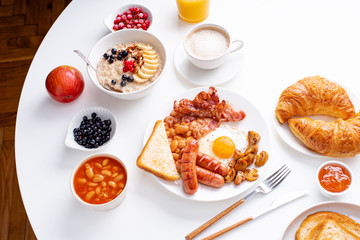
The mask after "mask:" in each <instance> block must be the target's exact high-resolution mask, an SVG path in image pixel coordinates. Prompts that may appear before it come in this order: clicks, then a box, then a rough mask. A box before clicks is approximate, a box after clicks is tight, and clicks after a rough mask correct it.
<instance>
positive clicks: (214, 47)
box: [185, 27, 230, 59]
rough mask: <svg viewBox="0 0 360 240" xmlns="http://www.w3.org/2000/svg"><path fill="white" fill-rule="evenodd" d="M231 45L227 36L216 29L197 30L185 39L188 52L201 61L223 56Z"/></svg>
mask: <svg viewBox="0 0 360 240" xmlns="http://www.w3.org/2000/svg"><path fill="white" fill-rule="evenodd" d="M229 43H230V40H229V37H228V36H227V34H226V33H225V32H223V31H222V30H220V29H218V28H214V27H204V28H199V29H196V30H195V31H193V32H191V33H190V34H189V35H188V36H187V38H186V39H185V46H186V49H187V50H188V52H189V53H190V54H191V55H193V56H194V57H197V58H201V59H212V58H216V57H218V56H220V55H222V54H223V53H224V52H225V51H226V50H227V49H228V47H229Z"/></svg>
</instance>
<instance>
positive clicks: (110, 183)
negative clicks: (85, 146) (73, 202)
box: [73, 156, 127, 204]
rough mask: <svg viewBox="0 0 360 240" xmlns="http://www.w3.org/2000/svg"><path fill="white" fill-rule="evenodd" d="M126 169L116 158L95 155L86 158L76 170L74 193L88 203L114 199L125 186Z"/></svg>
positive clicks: (100, 202)
mask: <svg viewBox="0 0 360 240" xmlns="http://www.w3.org/2000/svg"><path fill="white" fill-rule="evenodd" d="M126 181H127V175H126V171H125V169H124V167H123V165H121V164H120V163H119V162H118V161H117V160H115V159H113V158H111V157H108V156H97V157H94V158H91V159H89V160H87V161H86V162H85V163H84V164H82V165H81V166H80V167H79V169H78V170H77V171H76V173H75V176H74V182H73V184H74V189H75V192H76V194H77V195H78V196H79V197H80V198H81V199H82V200H83V201H85V202H87V203H90V204H102V203H106V202H110V201H111V200H113V199H115V198H116V197H117V196H119V195H120V193H121V192H122V191H123V189H124V188H125V184H126Z"/></svg>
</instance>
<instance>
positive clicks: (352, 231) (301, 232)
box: [295, 211, 360, 240]
mask: <svg viewBox="0 0 360 240" xmlns="http://www.w3.org/2000/svg"><path fill="white" fill-rule="evenodd" d="M330 221H332V222H334V223H335V224H336V226H334V225H333V224H332V223H329V222H330ZM329 224H330V225H331V226H332V228H331V232H334V231H338V232H346V233H347V234H349V235H350V236H353V237H354V239H359V240H360V224H359V223H357V222H356V221H354V220H353V219H351V218H349V217H347V216H345V215H343V214H340V213H335V212H329V211H320V212H316V213H314V214H310V215H309V216H307V217H306V218H305V219H304V221H303V222H302V223H301V225H300V227H299V229H298V230H297V232H296V236H295V239H296V240H310V239H312V240H315V239H318V238H319V237H321V234H325V233H324V231H325V230H324V229H325V227H326V225H328V226H330V225H329ZM334 229H335V230H334ZM339 229H340V230H339ZM329 231H330V230H329ZM319 239H327V238H325V237H323V238H319ZM329 239H331V238H329ZM333 239H337V238H335V237H334V238H333ZM339 239H342V238H339ZM344 239H346V238H344ZM349 239H353V238H349Z"/></svg>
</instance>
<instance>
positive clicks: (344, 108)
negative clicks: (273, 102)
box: [275, 76, 355, 123]
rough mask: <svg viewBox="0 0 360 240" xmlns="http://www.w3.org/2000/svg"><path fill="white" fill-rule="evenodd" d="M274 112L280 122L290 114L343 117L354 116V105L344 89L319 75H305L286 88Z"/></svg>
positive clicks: (285, 119)
mask: <svg viewBox="0 0 360 240" xmlns="http://www.w3.org/2000/svg"><path fill="white" fill-rule="evenodd" d="M275 113H276V117H277V119H278V120H279V122H280V123H284V122H286V121H287V120H288V119H289V118H290V117H292V116H306V115H313V114H326V115H330V116H334V117H340V118H343V119H348V118H350V117H353V116H355V110H354V106H353V104H352V102H351V100H350V98H349V96H348V94H347V93H346V91H345V89H343V88H342V87H341V86H339V85H338V84H336V83H334V82H331V81H329V80H327V79H325V78H322V77H320V76H314V77H306V78H304V79H302V80H299V81H297V82H296V83H294V84H293V85H291V86H289V87H288V88H286V89H285V90H284V91H283V92H282V94H281V96H280V98H279V102H278V105H277V107H276V110H275Z"/></svg>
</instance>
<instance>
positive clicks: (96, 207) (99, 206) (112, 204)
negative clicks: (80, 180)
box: [70, 153, 129, 210]
mask: <svg viewBox="0 0 360 240" xmlns="http://www.w3.org/2000/svg"><path fill="white" fill-rule="evenodd" d="M100 156H104V157H109V158H113V159H115V160H117V161H118V162H119V163H120V164H121V165H122V166H123V167H124V169H125V173H126V177H127V179H126V183H125V187H124V189H123V191H122V192H121V193H120V194H119V195H118V196H117V197H116V198H114V199H113V200H111V201H110V202H107V203H102V204H91V203H87V202H85V201H84V200H82V199H81V198H80V197H79V196H78V195H77V193H76V192H75V188H74V177H75V173H76V171H77V170H78V169H79V167H80V166H81V165H82V164H84V163H85V162H86V161H88V160H89V159H91V158H94V157H100ZM128 180H129V174H128V171H127V169H126V166H125V164H124V163H123V162H122V161H121V160H120V159H119V158H118V157H116V156H114V155H112V154H107V153H98V154H93V155H90V156H88V157H86V158H85V159H83V160H82V161H81V162H80V163H79V164H77V165H76V167H75V168H74V170H73V172H72V174H71V178H70V189H71V192H72V193H73V195H74V197H75V198H76V199H77V200H78V201H79V202H80V203H81V204H82V205H84V206H86V207H89V208H91V209H94V210H110V209H113V208H115V207H117V206H119V204H120V203H121V202H122V201H123V200H124V198H125V196H126V193H127V186H128Z"/></svg>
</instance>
